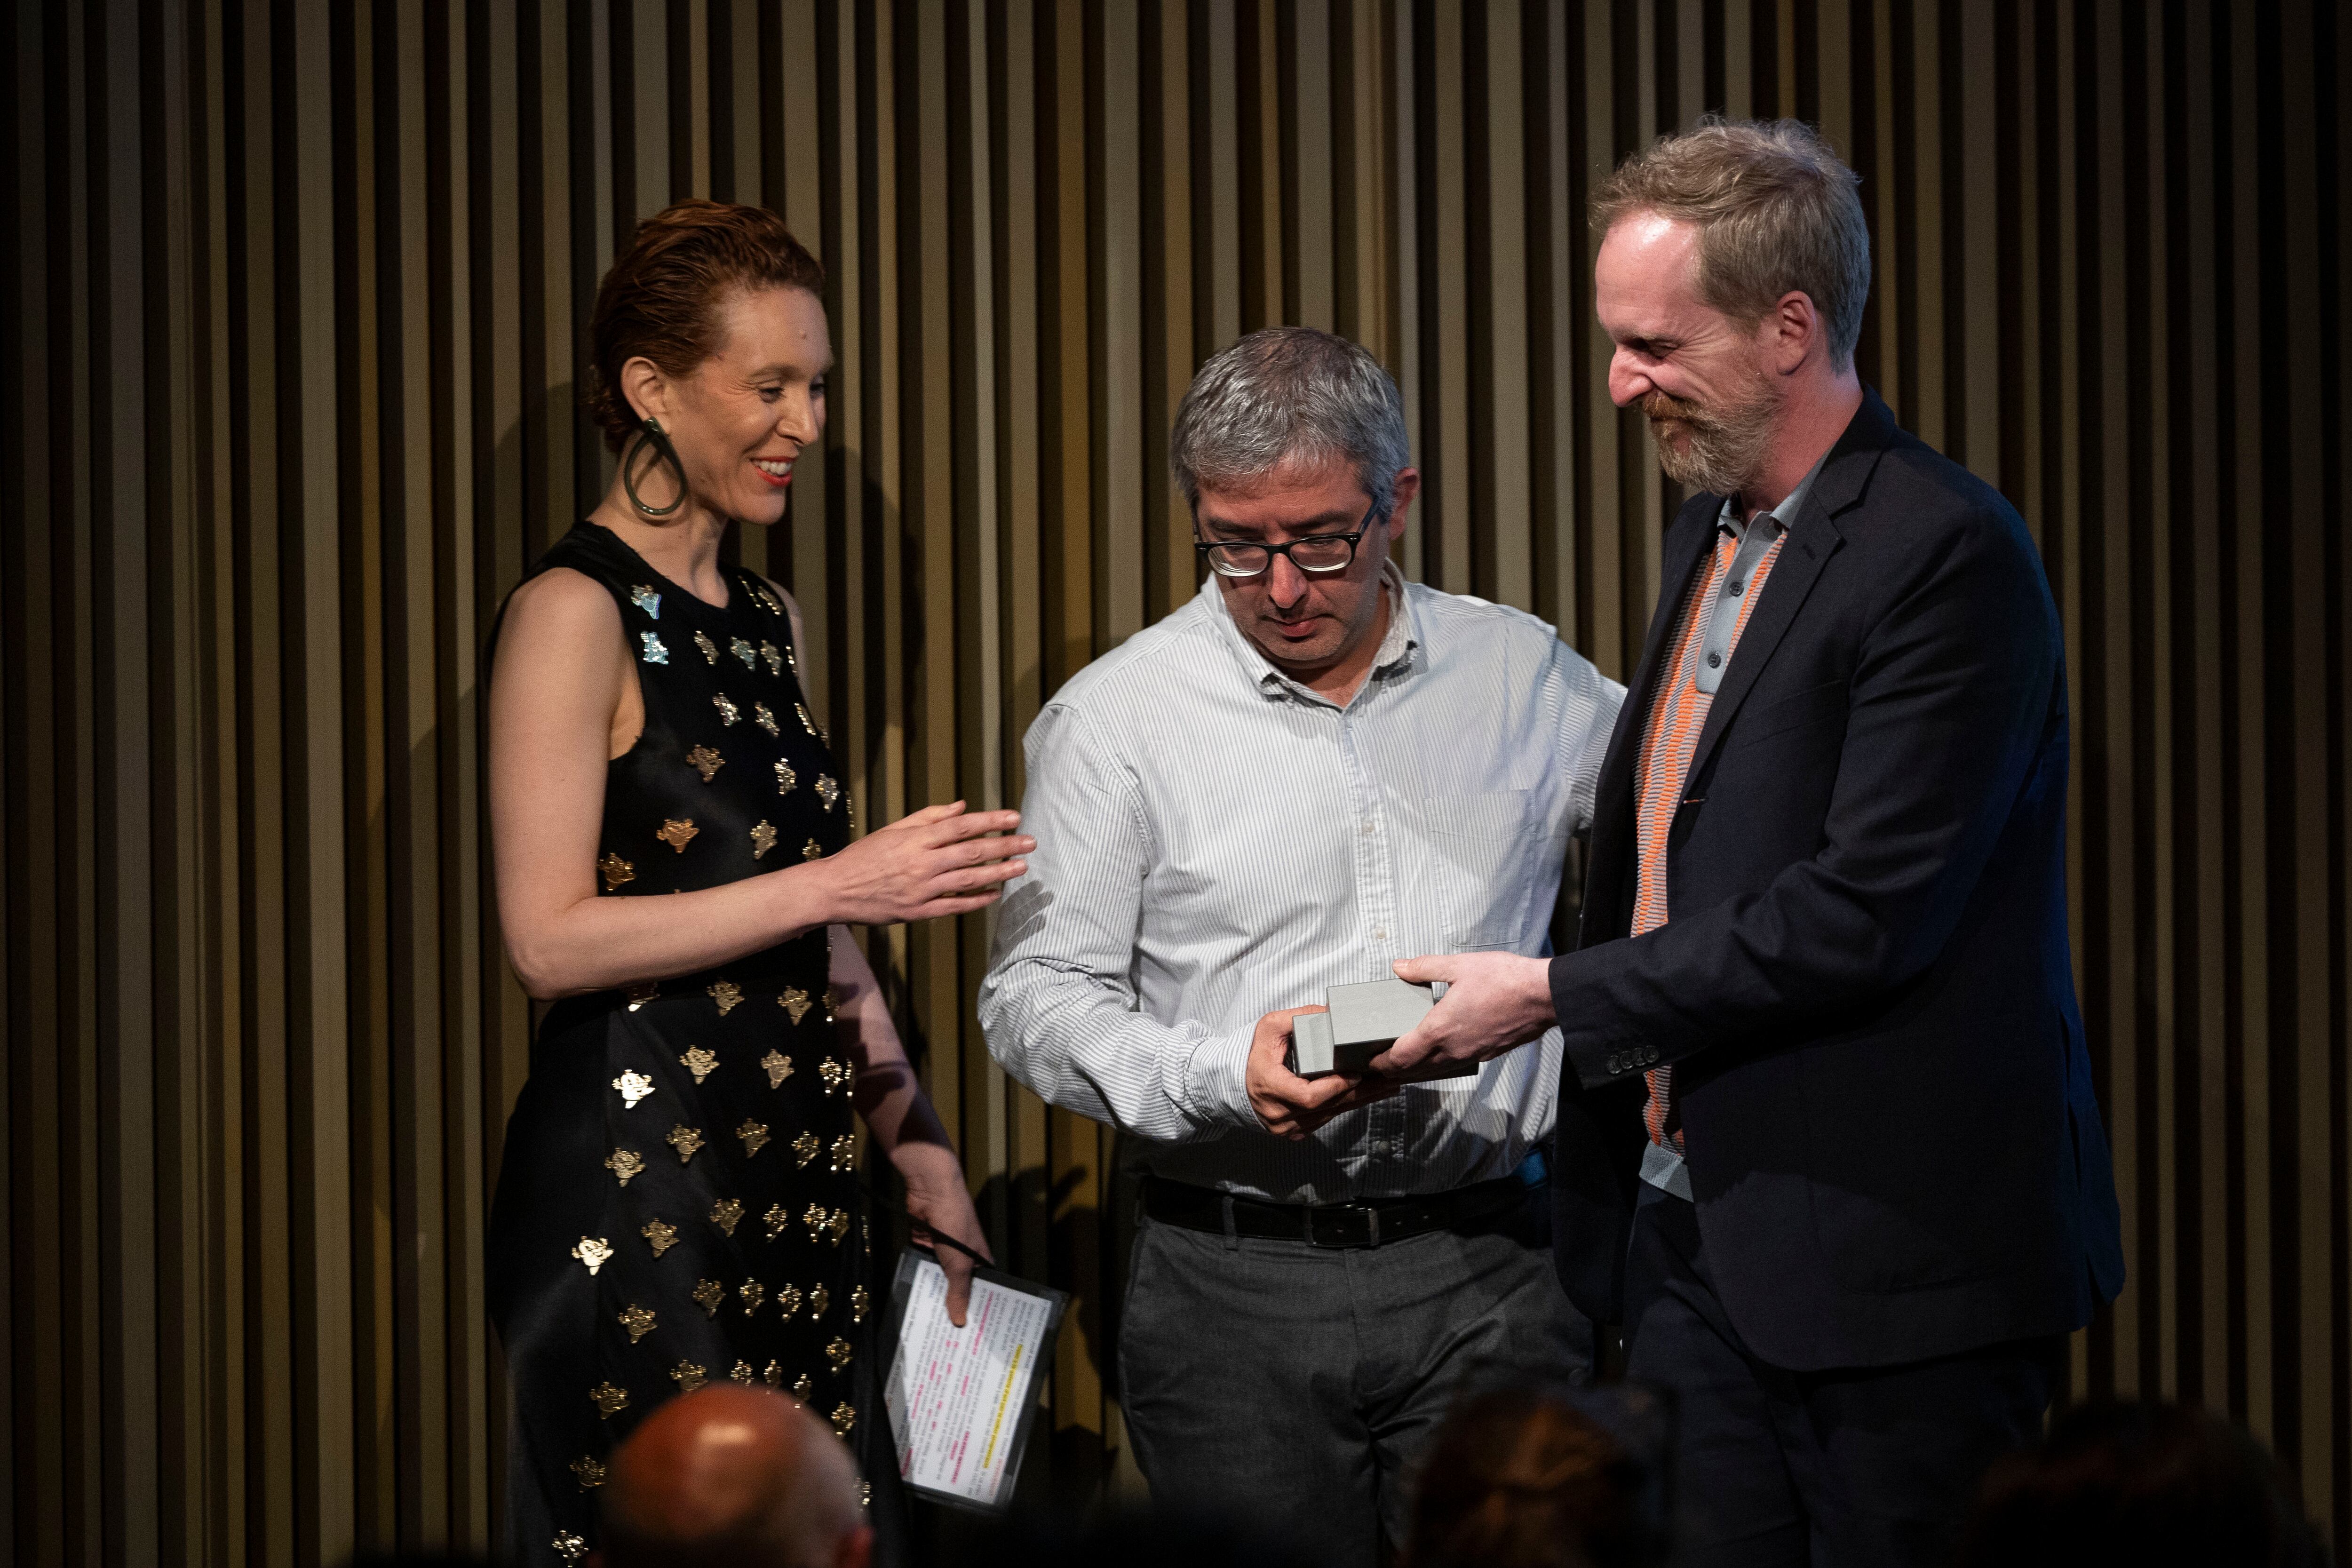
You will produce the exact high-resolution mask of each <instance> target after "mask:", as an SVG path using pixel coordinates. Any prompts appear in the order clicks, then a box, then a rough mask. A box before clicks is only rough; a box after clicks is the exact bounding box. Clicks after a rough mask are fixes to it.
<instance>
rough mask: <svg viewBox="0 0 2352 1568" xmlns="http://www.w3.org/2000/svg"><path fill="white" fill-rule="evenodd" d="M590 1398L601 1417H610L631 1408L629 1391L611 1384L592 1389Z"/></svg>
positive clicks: (589, 1392) (602, 1384)
mask: <svg viewBox="0 0 2352 1568" xmlns="http://www.w3.org/2000/svg"><path fill="white" fill-rule="evenodd" d="M588 1397H589V1398H590V1399H591V1400H592V1401H593V1402H594V1404H595V1405H596V1414H597V1415H604V1416H610V1415H614V1414H616V1413H618V1412H620V1411H623V1410H626V1409H627V1408H628V1407H629V1391H628V1390H627V1389H625V1388H616V1387H614V1385H613V1384H609V1383H600V1384H597V1385H596V1386H595V1387H593V1388H592V1389H590V1390H589V1391H588Z"/></svg>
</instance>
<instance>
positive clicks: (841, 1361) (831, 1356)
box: [824, 1334, 854, 1372]
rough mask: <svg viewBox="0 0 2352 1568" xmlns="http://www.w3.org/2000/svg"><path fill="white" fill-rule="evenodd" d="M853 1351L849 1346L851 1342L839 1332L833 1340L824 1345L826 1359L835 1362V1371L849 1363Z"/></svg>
mask: <svg viewBox="0 0 2352 1568" xmlns="http://www.w3.org/2000/svg"><path fill="white" fill-rule="evenodd" d="M853 1353H854V1352H852V1351H851V1350H850V1348H849V1342H848V1341H847V1340H845V1339H843V1338H842V1337H841V1336H840V1335H839V1334H835V1335H834V1336H833V1341H832V1342H831V1343H829V1344H827V1345H826V1346H825V1347H824V1359H825V1360H827V1361H829V1362H831V1363H833V1370H834V1371H835V1372H839V1371H840V1370H841V1369H842V1368H843V1367H845V1366H847V1365H848V1364H849V1358H850V1356H851V1355H852V1354H853Z"/></svg>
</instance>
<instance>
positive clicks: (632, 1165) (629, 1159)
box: [604, 1149, 646, 1186]
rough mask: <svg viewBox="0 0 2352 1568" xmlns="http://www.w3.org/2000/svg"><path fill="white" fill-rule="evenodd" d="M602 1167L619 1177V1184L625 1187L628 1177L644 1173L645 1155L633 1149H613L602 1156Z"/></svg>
mask: <svg viewBox="0 0 2352 1568" xmlns="http://www.w3.org/2000/svg"><path fill="white" fill-rule="evenodd" d="M604 1169H606V1170H608V1171H610V1172H612V1173H613V1174H614V1175H616V1176H618V1177H620V1178H621V1185H623V1186H627V1185H628V1184H629V1178H630V1177H632V1176H640V1175H643V1174H644V1173H645V1169H646V1161H645V1156H644V1155H642V1154H640V1153H638V1152H636V1151H635V1149H615V1150H614V1151H613V1152H611V1153H609V1154H607V1155H605V1156H604Z"/></svg>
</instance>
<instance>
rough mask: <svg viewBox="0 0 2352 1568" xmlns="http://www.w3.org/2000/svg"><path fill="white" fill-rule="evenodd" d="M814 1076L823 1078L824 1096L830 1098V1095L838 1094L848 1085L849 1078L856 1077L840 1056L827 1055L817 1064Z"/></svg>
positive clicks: (854, 1072)
mask: <svg viewBox="0 0 2352 1568" xmlns="http://www.w3.org/2000/svg"><path fill="white" fill-rule="evenodd" d="M816 1076H817V1077H818V1078H820V1079H824V1092H825V1094H826V1096H827V1097H828V1098H830V1097H831V1096H833V1095H835V1094H839V1093H840V1092H842V1091H843V1090H844V1089H847V1088H848V1087H849V1080H850V1079H853V1078H856V1076H857V1074H856V1071H855V1070H854V1069H853V1068H851V1067H850V1065H849V1064H848V1063H847V1062H845V1061H843V1060H842V1059H841V1058H838V1057H827V1058H824V1062H823V1063H821V1064H820V1065H819V1066H818V1068H817V1069H816Z"/></svg>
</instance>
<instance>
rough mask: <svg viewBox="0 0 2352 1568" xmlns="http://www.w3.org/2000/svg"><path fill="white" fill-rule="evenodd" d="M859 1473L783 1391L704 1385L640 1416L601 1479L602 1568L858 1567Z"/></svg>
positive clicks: (866, 1547) (863, 1549) (863, 1546)
mask: <svg viewBox="0 0 2352 1568" xmlns="http://www.w3.org/2000/svg"><path fill="white" fill-rule="evenodd" d="M857 1486H858V1482H857V1467H856V1464H854V1463H853V1462H852V1461H851V1459H850V1457H849V1450H848V1448H847V1447H845V1446H844V1445H843V1443H842V1442H841V1440H840V1439H839V1438H837V1437H835V1436H834V1435H833V1429H832V1428H831V1427H830V1426H826V1425H825V1424H824V1422H823V1421H820V1420H818V1419H817V1418H816V1417H815V1416H814V1415H811V1414H809V1412H808V1411H807V1410H805V1409H803V1408H802V1407H801V1406H800V1405H796V1404H794V1403H793V1401H792V1400H790V1399H787V1398H785V1397H784V1396H783V1395H782V1394H776V1393H772V1392H771V1391H770V1390H767V1389H764V1388H745V1387H743V1386H741V1385H740V1384H725V1383H722V1384H711V1385H709V1387H705V1388H700V1389H697V1390H696V1391H695V1392H693V1393H692V1394H680V1395H679V1396H678V1397H677V1398H676V1399H673V1400H671V1401H670V1402H669V1403H668V1404H667V1405H663V1406H662V1407H661V1408H660V1409H658V1410H656V1411H655V1412H654V1413H653V1414H652V1415H648V1416H646V1419H645V1421H644V1422H643V1423H642V1424H640V1425H639V1426H638V1427H637V1429H636V1430H635V1432H634V1433H632V1434H630V1436H629V1440H628V1441H627V1442H625V1443H624V1444H622V1445H621V1447H619V1448H618V1449H617V1450H616V1451H615V1452H614V1455H613V1463H612V1468H611V1470H610V1473H609V1477H608V1479H606V1481H605V1483H604V1552H603V1557H604V1568H866V1558H867V1555H868V1554H869V1553H870V1552H872V1550H873V1546H874V1531H873V1529H872V1528H871V1527H870V1526H869V1525H867V1523H866V1510H865V1509H864V1508H862V1507H861V1506H859V1503H858V1500H857Z"/></svg>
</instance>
